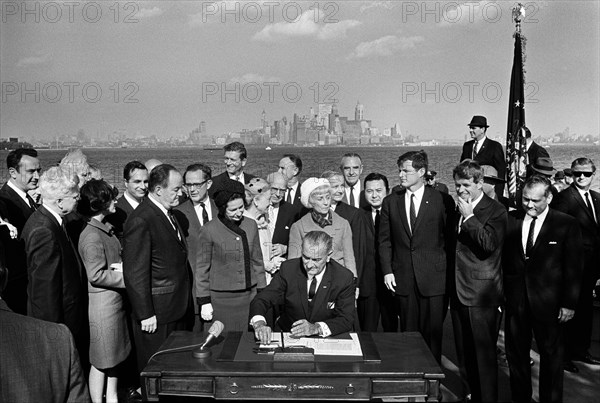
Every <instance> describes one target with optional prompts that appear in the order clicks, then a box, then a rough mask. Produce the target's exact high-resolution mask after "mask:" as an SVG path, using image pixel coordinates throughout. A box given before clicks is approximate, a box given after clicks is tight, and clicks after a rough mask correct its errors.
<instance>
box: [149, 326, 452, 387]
mask: <svg viewBox="0 0 600 403" xmlns="http://www.w3.org/2000/svg"><path fill="white" fill-rule="evenodd" d="M359 335H360V333H359ZM370 335H371V338H372V339H373V341H374V343H375V346H376V347H377V350H378V351H379V355H380V357H381V362H377V363H373V362H314V363H287V362H273V361H260V362H235V361H218V360H217V358H218V357H219V356H220V354H221V351H222V349H223V346H224V345H225V344H226V343H224V342H223V341H221V342H220V343H219V344H216V345H214V346H212V347H211V350H212V355H211V357H209V358H205V359H197V358H194V357H193V356H192V352H191V350H192V349H190V350H188V351H181V352H168V353H165V354H162V355H158V356H156V357H154V358H153V359H151V360H150V362H149V363H148V364H147V365H146V368H144V371H142V374H141V375H142V376H143V377H156V376H164V375H171V376H179V375H182V376H192V377H193V376H264V375H269V376H270V377H276V376H277V375H278V374H279V375H282V376H289V375H294V376H315V375H317V376H318V375H322V376H338V377H344V376H356V375H359V374H361V375H364V376H377V377H382V378H385V377H397V376H402V377H403V378H413V377H414V378H429V379H442V378H444V374H443V372H442V370H441V368H440V367H439V365H438V364H437V362H436V361H435V359H434V358H433V355H432V354H431V352H430V351H429V349H428V348H427V345H426V344H425V342H424V341H423V338H422V337H421V335H420V334H419V333H413V332H406V333H371V334H370ZM205 337H206V335H205V334H203V333H192V332H181V331H178V332H173V333H171V335H170V336H169V338H168V339H167V340H166V341H165V343H164V344H163V345H162V346H161V348H160V351H162V350H166V349H172V348H178V347H184V346H191V345H195V344H201V343H202V342H203V341H204V339H205ZM242 337H251V338H254V334H253V333H247V334H244V335H242Z"/></svg>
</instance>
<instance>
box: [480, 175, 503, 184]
mask: <svg viewBox="0 0 600 403" xmlns="http://www.w3.org/2000/svg"><path fill="white" fill-rule="evenodd" d="M483 181H484V182H492V183H505V182H506V181H505V180H502V179H500V178H498V177H497V176H484V177H483Z"/></svg>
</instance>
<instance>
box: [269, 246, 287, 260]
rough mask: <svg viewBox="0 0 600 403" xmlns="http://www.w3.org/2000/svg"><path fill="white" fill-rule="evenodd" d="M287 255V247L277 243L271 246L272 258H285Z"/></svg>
mask: <svg viewBox="0 0 600 403" xmlns="http://www.w3.org/2000/svg"><path fill="white" fill-rule="evenodd" d="M286 253H287V246H285V245H283V244H280V243H275V244H273V245H271V258H273V257H275V256H283V255H285V254H286Z"/></svg>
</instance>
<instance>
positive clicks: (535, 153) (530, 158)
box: [523, 127, 550, 167]
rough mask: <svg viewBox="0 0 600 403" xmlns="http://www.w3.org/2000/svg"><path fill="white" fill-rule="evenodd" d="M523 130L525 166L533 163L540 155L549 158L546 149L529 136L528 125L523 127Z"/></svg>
mask: <svg viewBox="0 0 600 403" xmlns="http://www.w3.org/2000/svg"><path fill="white" fill-rule="evenodd" d="M523 130H525V143H526V148H527V166H528V167H529V165H531V164H533V163H534V162H535V161H537V159H538V158H540V157H546V158H550V154H548V151H546V149H545V148H544V147H542V146H541V145H539V144H538V143H536V142H535V141H533V138H532V137H531V130H529V128H528V127H523Z"/></svg>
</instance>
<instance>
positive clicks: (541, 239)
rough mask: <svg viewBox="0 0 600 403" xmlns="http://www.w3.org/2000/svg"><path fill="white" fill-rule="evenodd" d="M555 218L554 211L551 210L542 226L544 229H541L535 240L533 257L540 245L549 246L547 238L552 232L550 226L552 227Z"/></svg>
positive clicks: (532, 249)
mask: <svg viewBox="0 0 600 403" xmlns="http://www.w3.org/2000/svg"><path fill="white" fill-rule="evenodd" d="M553 216H554V212H553V211H552V209H550V210H549V211H548V215H547V216H546V219H545V220H544V223H543V224H542V228H540V232H539V233H538V236H537V238H536V239H535V243H534V244H533V248H531V256H533V254H535V251H536V250H537V248H538V246H539V245H542V244H544V243H546V244H547V243H548V242H549V239H547V238H548V232H549V231H550V226H551V225H552V218H553Z"/></svg>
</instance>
